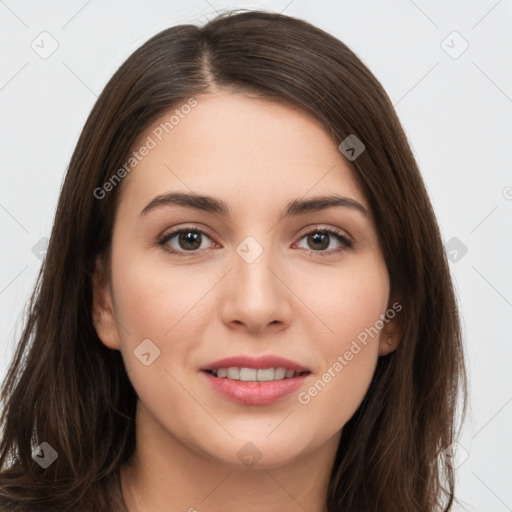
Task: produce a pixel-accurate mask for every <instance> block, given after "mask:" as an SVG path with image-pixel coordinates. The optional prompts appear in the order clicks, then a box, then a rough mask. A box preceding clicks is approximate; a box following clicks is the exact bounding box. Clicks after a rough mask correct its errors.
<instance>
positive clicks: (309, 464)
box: [120, 403, 340, 512]
mask: <svg viewBox="0 0 512 512" xmlns="http://www.w3.org/2000/svg"><path fill="white" fill-rule="evenodd" d="M136 425H137V429H136V432H137V433H136V448H135V453H134V455H133V457H132V458H131V459H130V461H129V463H128V464H125V465H124V466H122V467H121V474H120V476H121V486H122V492H123V496H124V501H125V504H126V508H127V511H128V512H149V511H151V512H164V511H165V512H174V511H180V512H184V511H187V512H202V511H205V510H208V512H221V511H226V510H244V512H256V511H258V512H259V511H261V510H267V509H268V508H269V504H270V505H271V506H272V509H275V510H279V511H280V512H299V511H304V510H307V511H308V512H325V510H326V508H325V498H326V494H327V487H328V483H329V477H330V473H331V470H332V464H333V462H334V457H335V454H336V449H337V446H338V442H339V437H340V432H337V433H336V434H335V435H334V436H333V437H331V438H330V439H329V440H328V441H327V442H326V443H325V444H324V445H322V446H321V447H319V448H317V449H315V450H313V451H312V452H311V453H310V454H307V455H303V456H302V457H298V458H296V459H294V460H293V461H291V460H289V461H286V462H285V463H283V464H282V465H280V466H278V467H272V468H256V467H243V466H241V467H238V466H236V467H235V466H233V465H229V464H226V463H223V462H222V461H219V460H218V459H213V458H211V457H209V456H208V455H206V454H201V453H198V451H196V450H193V449H192V448H190V447H188V446H186V445H184V444H182V443H181V442H180V441H179V440H177V439H176V438H174V437H173V436H172V435H171V434H170V433H169V432H168V431H165V430H164V429H162V427H161V426H160V425H159V424H158V423H157V422H155V421H153V420H152V418H151V417H150V415H149V414H148V412H147V411H146V410H145V409H144V408H143V407H141V404H140V403H139V406H138V407H137V418H136ZM142 433H143V436H142Z"/></svg>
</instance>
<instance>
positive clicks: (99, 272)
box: [92, 256, 120, 350]
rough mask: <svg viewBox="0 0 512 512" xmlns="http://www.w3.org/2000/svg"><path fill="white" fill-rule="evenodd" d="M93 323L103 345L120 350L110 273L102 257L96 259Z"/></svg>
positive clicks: (93, 289) (93, 282)
mask: <svg viewBox="0 0 512 512" xmlns="http://www.w3.org/2000/svg"><path fill="white" fill-rule="evenodd" d="M92 322H93V324H94V328H95V330H96V334H97V335H98V338H100V340H101V341H102V343H103V344H104V345H105V346H107V347H108V348H111V349H115V350H119V348H120V342H119V331H118V328H117V321H116V314H115V309H114V301H113V299H112V290H111V286H110V280H109V278H108V271H107V269H106V268H105V262H104V260H103V258H102V257H101V256H98V257H97V258H96V265H95V269H94V274H93V277H92Z"/></svg>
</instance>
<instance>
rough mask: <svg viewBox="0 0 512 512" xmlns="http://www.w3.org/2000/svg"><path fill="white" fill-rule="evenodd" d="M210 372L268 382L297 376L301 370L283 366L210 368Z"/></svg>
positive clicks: (246, 379) (223, 376)
mask: <svg viewBox="0 0 512 512" xmlns="http://www.w3.org/2000/svg"><path fill="white" fill-rule="evenodd" d="M212 373H213V374H214V375H215V376H216V377H218V378H221V379H224V378H226V377H227V378H228V379H232V380H241V381H244V382H268V381H271V380H282V379H291V378H293V377H297V376H298V375H300V374H301V372H295V371H294V370H286V369H285V368H281V367H279V368H259V369H256V368H236V367H230V368H219V369H218V370H216V371H215V370H212Z"/></svg>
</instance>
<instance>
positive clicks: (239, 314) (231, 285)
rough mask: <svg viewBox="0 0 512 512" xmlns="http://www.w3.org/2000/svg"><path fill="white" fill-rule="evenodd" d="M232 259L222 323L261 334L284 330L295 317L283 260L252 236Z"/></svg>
mask: <svg viewBox="0 0 512 512" xmlns="http://www.w3.org/2000/svg"><path fill="white" fill-rule="evenodd" d="M232 262H233V267H232V270H231V271H230V272H229V274H228V275H227V276H226V278H225V279H224V280H223V281H224V283H223V293H222V297H221V301H222V306H221V307H222V310H221V316H222V320H223V322H224V323H225V324H226V325H229V326H230V327H232V328H233V327H237V328H239V329H240V328H241V329H245V330H246V331H248V332H250V333H252V334H258V335H261V334H263V333H264V332H265V330H269V329H270V330H272V331H273V332H276V331H279V330H282V329H285V328H286V327H287V326H288V325H289V324H290V320H291V316H292V303H291V301H292V298H293V293H292V291H291V290H290V288H289V285H287V281H288V280H289V279H290V277H289V272H288V273H287V272H286V268H285V266H284V265H283V263H284V260H279V258H278V257H277V256H276V255H275V254H274V252H273V250H272V248H271V247H267V246H265V247H263V244H259V243H258V242H256V240H255V239H254V238H252V237H250V238H249V239H246V244H245V245H244V243H243V242H242V243H241V244H240V245H239V246H238V247H237V250H236V251H235V252H234V254H233V259H232Z"/></svg>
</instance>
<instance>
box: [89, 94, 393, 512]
mask: <svg viewBox="0 0 512 512" xmlns="http://www.w3.org/2000/svg"><path fill="white" fill-rule="evenodd" d="M196 99H197V101H198V105H197V106H196V107H195V108H193V109H192V110H191V112H190V113H189V114H188V115H187V116H185V117H184V118H183V119H180V122H179V124H178V125H176V126H175V127H174V129H173V130H172V132H170V133H169V134H168V135H167V136H166V137H165V138H163V140H162V141H161V142H159V143H158V144H157V146H156V147H155V148H153V149H152V150H151V151H150V152H149V154H148V155H147V156H145V157H144V158H143V160H142V161H141V162H140V163H139V164H138V165H137V166H136V167H135V168H134V170H133V171H132V172H131V173H130V174H129V175H128V176H127V177H126V178H125V179H124V181H123V183H122V191H121V196H120V202H119V206H118V210H117V216H116V220H115V225H114V233H113V240H112V255H111V261H110V266H109V267H108V268H107V267H106V265H104V264H103V263H102V260H101V259H98V262H97V270H96V274H95V278H94V307H93V311H94V319H95V325H96V329H97V332H98V335H99V337H100V339H101V340H102V342H103V343H104V344H105V345H106V346H107V347H109V348H111V349H113V350H120V351H121V353H122V357H123V360H124V363H125V366H126V369H127V372H128V375H129V377H130V380H131V382H132V384H133V386H134V388H135V390H136V392H137V395H138V397H139V401H138V408H137V415H136V425H137V427H136V432H137V448H136V451H135V454H134V456H133V458H132V459H131V461H130V463H129V464H127V465H125V466H123V468H122V470H121V477H122V486H123V493H124V496H125V501H126V503H127V506H128V509H129V510H130V511H152V512H159V511H164V510H165V511H166V512H168V511H169V510H176V511H178V510H179V511H186V510H189V511H190V512H192V511H193V510H198V511H203V510H208V511H219V512H220V511H221V510H222V511H224V512H225V511H229V510H245V511H249V512H251V511H261V510H267V511H268V510H276V511H277V510H279V511H281V512H292V511H293V512H295V511H303V510H308V511H310V512H320V511H322V510H324V508H323V501H324V499H325V493H326V489H327V484H328V479H329V475H330V471H331V469H332V464H333V461H334V456H335V452H336V448H337V444H338V441H339V438H340V435H341V429H342V427H343V425H344V424H345V423H346V422H347V421H348V420H349V419H350V417H351V416H352V415H353V414H354V412H355V411H356V409H357V407H358V406H359V404H360V403H361V401H362V399H363V397H364V396H365V393H366V391H367V389H368V386H369V384H370V381H371V378H372V375H373V373H374V370H375V366H376V363H377V360H378V357H379V356H384V355H386V354H388V353H389V352H391V351H392V350H394V349H395V348H396V346H397V344H398V342H399V338H400V335H399V334H400V333H399V331H398V325H396V322H397V318H398V316H396V317H395V319H394V320H390V321H389V322H387V323H385V325H384V327H383V328H382V330H381V331H380V333H379V335H378V336H374V337H373V338H369V342H368V344H367V345H366V346H362V350H361V351H360V352H358V353H357V354H356V355H354V357H353V359H352V360H351V361H349V362H348V364H347V365H346V366H344V368H343V370H342V371H340V372H338V373H336V372H334V373H335V375H336V376H335V377H334V378H332V379H331V381H330V382H329V383H328V384H327V385H326V386H325V387H324V388H323V389H322V390H321V392H319V393H318V394H317V395H316V396H314V397H313V398H311V400H310V402H309V403H307V404H302V403H300V402H299V401H298V393H299V392H304V391H307V390H308V389H309V388H310V387H311V386H312V385H313V383H314V382H315V381H317V380H318V379H319V378H321V377H322V375H323V374H324V373H325V372H326V371H327V370H328V368H330V367H331V368H332V366H333V363H334V362H335V361H336V360H337V357H338V356H340V355H341V356H342V355H343V354H344V353H345V352H346V351H347V350H349V349H350V346H351V343H352V342H353V340H354V339H356V337H357V335H358V334H359V333H360V332H361V331H363V330H364V329H365V328H367V327H370V326H373V325H374V324H375V322H376V321H377V320H378V319H379V318H380V317H379V315H381V314H384V313H385V312H386V310H387V309H388V308H390V307H391V304H393V300H392V298H391V297H390V296H389V292H390V282H389V276H388V272H387V268H386V265H385V262H384V260H383V256H382V252H381V248H380V246H379V243H378V238H377V232H376V230H375V226H374V222H373V219H372V216H371V213H370V207H369V204H368V202H367V200H366V198H365V196H364V195H363V193H362V191H361V189H360V187H359V185H358V183H357V181H356V179H355V176H354V172H353V170H352V169H351V167H350V163H349V162H348V160H346V159H345V157H344V156H343V155H342V154H341V153H340V151H339V150H338V147H337V144H336V142H335V141H334V140H333V139H332V138H331V137H330V136H329V133H328V132H327V131H326V129H325V128H324V127H323V125H322V124H321V123H320V122H319V121H317V120H315V119H314V118H313V117H311V116H310V115H308V114H307V113H305V112H303V111H301V110H299V109H297V108H296V107H293V106H290V105H287V104H284V103H275V102H271V101H268V100H265V99H262V98H257V97H248V96H247V95H243V94H240V93H231V92H227V91H215V92H214V93H212V94H208V95H203V96H198V97H196ZM169 115H170V114H169V113H167V114H166V115H165V116H162V118H161V119H159V120H157V121H156V122H155V123H154V124H153V125H152V126H151V127H149V128H148V130H147V131H145V132H144V133H142V134H140V136H139V139H138V141H137V142H136V144H135V146H134V147H136V148H137V147H139V146H140V145H141V144H143V142H144V141H145V140H146V138H147V136H148V135H151V133H152V130H154V129H155V127H157V126H158V125H159V124H160V123H161V122H162V121H163V120H166V119H168V118H169ZM178 191H179V192H194V193H198V194H199V193H200V194H204V195H210V196H213V197H216V198H219V199H222V200H224V201H225V202H226V203H227V204H228V205H229V207H230V210H231V211H232V213H231V215H230V216H229V217H225V218H224V217H222V216H221V215H218V214H213V213H206V212H202V211H199V210H192V209H188V208H185V207H183V206H175V205H168V206H162V207H160V208H155V209H153V210H151V211H150V212H148V213H147V214H145V215H139V213H140V212H141V211H142V210H143V209H144V207H145V206H146V205H147V204H148V203H149V202H150V201H151V200H152V199H153V198H154V197H156V196H158V195H160V194H163V193H168V192H178ZM332 194H337V195H341V196H345V197H349V198H352V199H354V200H356V201H358V202H359V203H360V204H362V205H363V206H364V207H365V208H366V209H367V210H368V212H369V213H370V214H369V215H368V216H364V215H362V214H361V213H359V212H358V211H356V210H354V209H350V208H343V207H341V208H340V207H331V208H329V209H325V210H323V211H319V212H311V213H306V214H303V215H301V216H298V217H291V218H288V219H283V220H281V221H279V216H280V214H281V212H282V210H283V209H284V207H285V205H286V204H287V203H288V202H289V201H291V200H293V199H298V198H304V197H306V198H309V197H312V196H317V195H332ZM191 224H192V227H196V228H198V229H201V230H203V231H204V233H205V234H203V235H201V237H202V238H201V240H200V249H198V250H196V251H195V254H193V255H186V256H184V257H180V256H178V255H174V254H171V253H169V252H166V251H165V250H164V248H163V247H162V246H159V245H158V243H157V239H158V238H159V237H160V236H161V235H162V234H166V233H168V232H169V231H171V228H186V227H190V225H191ZM318 226H320V227H321V228H329V227H334V228H339V229H340V230H343V232H344V233H346V234H348V235H349V236H350V239H351V240H352V241H353V242H354V246H353V248H352V249H344V248H343V245H342V244H341V243H340V242H339V241H337V239H336V238H335V237H333V236H331V237H330V239H328V241H327V243H328V245H329V247H328V248H327V249H323V250H331V249H342V250H340V251H338V252H334V253H332V254H330V255H328V256H322V255H321V250H322V247H321V245H318V242H317V245H314V242H311V241H309V242H308V236H305V235H307V234H308V233H310V232H311V231H313V233H316V232H318V229H317V231H315V228H317V227H318ZM247 236H252V237H253V238H254V239H255V240H256V241H257V242H258V243H259V244H260V246H261V248H262V249H263V252H262V254H261V255H260V256H259V257H258V258H257V259H256V260H255V261H253V262H251V263H248V262H247V261H245V260H244V259H243V258H242V257H240V256H239V254H238V253H237V252H236V249H237V247H238V246H239V244H240V243H241V242H242V241H243V240H244V239H245V238H246V237H247ZM329 240H330V241H329ZM327 243H326V244H327ZM168 246H171V248H174V249H175V250H178V251H180V250H181V252H186V251H187V250H188V251H189V252H194V251H193V250H191V249H190V248H189V249H187V246H186V245H185V246H184V245H183V244H181V245H180V243H179V237H178V236H175V237H174V238H173V239H172V240H170V241H169V242H168ZM197 246H199V242H198V244H197ZM315 251H316V253H315ZM147 338H149V339H151V340H152V342H153V343H154V344H155V345H156V346H157V347H158V348H159V350H160V356H159V357H157V358H156V359H155V360H154V361H153V362H152V363H151V364H150V365H149V366H145V365H144V364H142V363H141V361H140V360H139V359H138V358H137V357H135V355H134V350H135V349H136V348H137V346H138V345H139V344H140V343H141V341H142V340H144V339H147ZM240 354H250V355H261V354H275V355H279V356H282V357H285V358H288V359H291V360H293V361H296V362H298V363H300V364H302V365H304V366H306V367H307V368H309V369H310V370H311V372H312V373H311V374H310V375H309V376H308V377H307V379H306V381H305V382H304V385H303V386H302V387H301V389H299V391H298V392H294V393H292V394H290V395H288V396H286V397H283V398H281V399H280V400H279V401H277V402H275V403H273V404H270V405H264V406H261V405H260V406H254V405H253V406H249V405H244V404H240V403H237V402H234V401H231V400H229V399H227V398H224V397H223V396H221V395H219V394H218V393H217V392H216V391H214V390H213V389H211V388H210V387H209V386H208V383H207V382H205V379H204V378H203V375H202V374H200V372H199V368H200V367H201V366H203V365H205V364H207V363H211V362H213V361H216V360H218V359H221V358H224V357H228V356H232V355H240ZM331 373H332V370H331ZM248 442H251V443H252V444H253V445H254V446H255V447H257V449H258V451H259V453H260V454H261V458H260V459H259V460H258V462H257V463H256V464H255V465H253V466H251V467H249V466H247V465H245V464H244V463H243V462H242V461H241V460H240V459H239V457H238V456H237V453H238V452H239V450H240V449H241V448H242V447H244V445H246V443H248Z"/></svg>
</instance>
